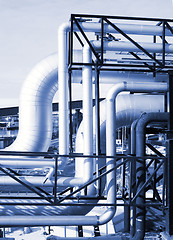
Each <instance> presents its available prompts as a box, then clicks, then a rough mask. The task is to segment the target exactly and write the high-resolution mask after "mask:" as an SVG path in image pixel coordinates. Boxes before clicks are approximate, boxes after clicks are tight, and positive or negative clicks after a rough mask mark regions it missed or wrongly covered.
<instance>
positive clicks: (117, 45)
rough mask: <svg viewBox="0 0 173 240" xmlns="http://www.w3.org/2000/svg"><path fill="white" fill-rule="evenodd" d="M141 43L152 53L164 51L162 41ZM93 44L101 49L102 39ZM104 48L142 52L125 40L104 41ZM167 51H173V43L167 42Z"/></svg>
mask: <svg viewBox="0 0 173 240" xmlns="http://www.w3.org/2000/svg"><path fill="white" fill-rule="evenodd" d="M139 45H140V46H141V47H143V48H144V49H145V50H146V51H148V52H150V53H162V52H163V45H162V44H161V43H139ZM92 46H93V47H94V48H95V49H96V50H98V49H101V41H92ZM103 49H105V50H108V51H126V52H142V50H141V49H139V48H138V47H137V46H135V45H134V44H133V43H131V42H125V41H107V42H104V44H103ZM165 52H166V53H173V44H165Z"/></svg>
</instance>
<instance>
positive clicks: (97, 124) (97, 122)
mask: <svg viewBox="0 0 173 240" xmlns="http://www.w3.org/2000/svg"><path fill="white" fill-rule="evenodd" d="M99 74H100V72H99V69H98V62H96V64H95V131H96V132H95V133H96V155H100V154H101V149H100V105H99ZM95 161H96V162H95V166H96V169H95V171H96V177H98V175H99V167H98V161H99V159H98V158H96V159H95ZM99 187H100V184H99V181H98V182H97V194H98V195H99V192H100V189H99Z"/></svg>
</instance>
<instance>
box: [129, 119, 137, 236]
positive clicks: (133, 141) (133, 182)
mask: <svg viewBox="0 0 173 240" xmlns="http://www.w3.org/2000/svg"><path fill="white" fill-rule="evenodd" d="M137 121H138V119H136V120H135V121H134V122H133V123H132V124H131V135H130V136H131V151H130V153H131V155H134V156H135V155H136V125H137ZM135 186H136V162H135V161H132V162H131V188H132V189H131V191H130V196H131V194H132V196H133V197H134V196H135V194H136V187H135ZM132 221H133V222H132V228H131V231H130V234H131V236H134V235H135V230H136V207H134V206H133V218H132Z"/></svg>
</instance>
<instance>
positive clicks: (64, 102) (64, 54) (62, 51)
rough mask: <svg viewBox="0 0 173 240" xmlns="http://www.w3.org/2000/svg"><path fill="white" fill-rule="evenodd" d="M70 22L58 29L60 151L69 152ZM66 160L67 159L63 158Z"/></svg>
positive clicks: (65, 153)
mask: <svg viewBox="0 0 173 240" xmlns="http://www.w3.org/2000/svg"><path fill="white" fill-rule="evenodd" d="M69 30H70V26H69V23H67V24H62V25H61V26H60V28H59V30H58V63H59V64H58V80H59V81H58V82H59V126H60V127H59V153H60V154H61V155H68V154H69V117H68V112H69V111H68V99H69V97H68V51H67V44H68V37H67V33H68V31H69ZM63 161H65V159H63Z"/></svg>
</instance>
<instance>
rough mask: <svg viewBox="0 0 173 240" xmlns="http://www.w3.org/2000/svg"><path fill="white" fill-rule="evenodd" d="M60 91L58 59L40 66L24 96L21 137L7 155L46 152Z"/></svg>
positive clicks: (47, 61)
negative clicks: (55, 104) (56, 95)
mask: <svg viewBox="0 0 173 240" xmlns="http://www.w3.org/2000/svg"><path fill="white" fill-rule="evenodd" d="M57 89H58V74H57V55H56V54H54V55H51V56H49V57H48V58H46V59H44V60H43V61H41V62H40V63H39V64H37V65H36V66H35V67H34V69H33V70H32V71H31V73H30V74H29V75H28V77H27V79H26V81H25V83H24V85H23V88H22V92H21V95H20V105H19V133H18V136H17V139H16V140H15V141H14V143H13V144H11V145H10V146H9V147H7V148H6V149H5V150H6V151H28V152H46V151H47V150H48V147H49V145H50V141H51V138H52V101H53V97H54V95H55V93H56V91H57Z"/></svg>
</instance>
